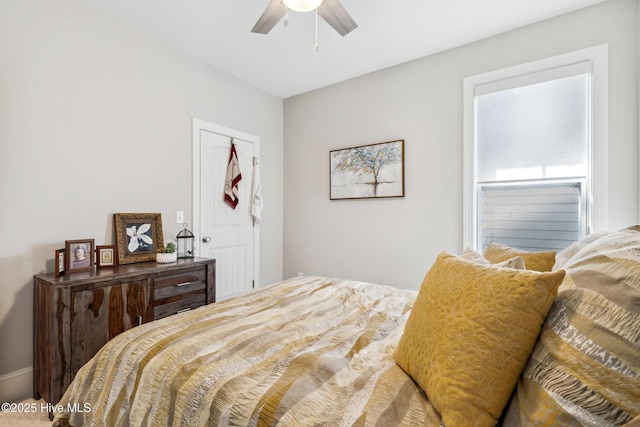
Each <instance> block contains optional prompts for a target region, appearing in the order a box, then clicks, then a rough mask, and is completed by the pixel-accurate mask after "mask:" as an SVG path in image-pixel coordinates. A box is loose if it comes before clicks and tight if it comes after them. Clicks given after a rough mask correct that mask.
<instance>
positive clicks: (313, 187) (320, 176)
mask: <svg viewBox="0 0 640 427" xmlns="http://www.w3.org/2000/svg"><path fill="white" fill-rule="evenodd" d="M637 9H638V1H637V0H610V1H608V2H605V3H601V4H599V5H596V6H593V7H590V8H587V9H583V10H580V11H577V12H574V13H570V14H567V15H563V16H560V17H557V18H554V19H550V20H548V21H544V22H541V23H537V24H533V25H530V26H527V27H523V28H520V29H517V30H514V31H510V32H508V33H504V34H501V35H498V36H495V37H492V38H489V39H486V40H482V41H479V42H476V43H473V44H469V45H466V46H463V47H460V48H456V49H452V50H449V51H446V52H443V53H440V54H436V55H432V56H429V57H425V58H422V59H418V60H415V61H412V62H410V63H406V64H403V65H399V66H396V67H393V68H390V69H386V70H383V71H380V72H376V73H373V74H370V75H367V76H364V77H360V78H356V79H353V80H349V81H346V82H342V83H339V84H336V85H333V86H331V87H327V88H324V89H320V90H316V91H313V92H309V93H306V94H302V95H299V96H296V97H292V98H288V99H286V100H285V103H284V117H285V128H284V135H285V180H284V182H285V192H284V198H285V207H284V212H285V217H284V219H285V228H284V248H285V252H284V274H285V276H292V275H295V274H296V273H297V272H299V271H302V272H304V273H305V274H318V275H325V276H338V277H345V278H351V279H359V280H367V281H373V282H376V283H385V284H389V285H393V286H397V287H401V288H407V289H418V287H419V286H420V283H421V281H422V279H423V277H424V275H425V273H426V271H427V270H428V268H429V267H430V266H431V264H432V263H433V261H434V259H435V257H436V256H437V254H438V253H439V252H440V251H442V250H449V251H453V252H460V251H461V250H462V249H463V248H462V241H463V236H462V222H463V218H462V203H463V199H462V175H463V170H462V132H463V126H462V114H463V113H462V112H463V106H462V81H463V79H464V78H465V77H468V76H472V75H476V74H481V73H485V72H488V71H492V70H496V69H501V68H505V67H509V66H513V65H518V64H522V63H526V62H530V61H534V60H537V59H542V58H546V57H550V56H553V55H557V54H561V53H565V52H569V51H573V50H578V49H582V48H585V47H589V46H594V45H599V44H602V43H609V48H610V50H609V57H610V105H609V108H610V109H609V117H610V123H609V177H608V178H609V202H610V206H609V209H608V212H609V227H608V228H610V229H618V228H621V227H624V226H627V225H630V224H633V223H638V222H640V221H639V214H638V204H639V200H638V193H639V191H638V189H639V187H638V185H639V184H638V105H637V103H638V46H637V45H638V38H637V31H638V11H637ZM400 138H402V139H405V179H406V197H405V198H403V199H386V200H382V199H380V200H350V201H349V200H341V201H330V200H329V150H332V149H336V148H346V147H350V146H356V145H362V144H369V143H376V142H383V141H390V140H394V139H400Z"/></svg>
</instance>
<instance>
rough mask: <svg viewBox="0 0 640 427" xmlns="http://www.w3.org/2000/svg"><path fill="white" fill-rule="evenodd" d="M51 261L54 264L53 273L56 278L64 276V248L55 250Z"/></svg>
mask: <svg viewBox="0 0 640 427" xmlns="http://www.w3.org/2000/svg"><path fill="white" fill-rule="evenodd" d="M53 260H54V264H55V270H54V271H53V272H54V273H55V276H56V277H60V276H62V275H63V274H64V265H65V262H64V248H62V249H56V254H55V257H54V259H53Z"/></svg>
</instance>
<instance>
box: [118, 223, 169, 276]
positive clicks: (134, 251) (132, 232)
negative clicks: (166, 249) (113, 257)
mask: <svg viewBox="0 0 640 427" xmlns="http://www.w3.org/2000/svg"><path fill="white" fill-rule="evenodd" d="M113 221H114V230H115V234H116V246H117V253H118V264H120V265H123V264H132V263H136V262H146V261H153V260H155V259H156V251H157V249H159V248H162V247H163V246H164V242H163V236H162V215H161V214H159V213H116V214H113Z"/></svg>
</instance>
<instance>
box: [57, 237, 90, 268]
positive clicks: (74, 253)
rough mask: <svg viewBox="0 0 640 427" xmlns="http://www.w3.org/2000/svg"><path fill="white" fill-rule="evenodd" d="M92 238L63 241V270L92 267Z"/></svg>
mask: <svg viewBox="0 0 640 427" xmlns="http://www.w3.org/2000/svg"><path fill="white" fill-rule="evenodd" d="M94 248H95V241H94V239H81V240H66V241H65V242H64V253H65V256H64V258H65V271H67V272H72V271H82V270H91V269H93V265H94V263H93V253H94Z"/></svg>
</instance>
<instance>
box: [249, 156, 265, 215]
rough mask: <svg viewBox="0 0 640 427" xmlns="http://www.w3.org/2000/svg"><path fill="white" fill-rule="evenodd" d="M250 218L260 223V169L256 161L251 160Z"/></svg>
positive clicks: (255, 159) (254, 159)
mask: <svg viewBox="0 0 640 427" xmlns="http://www.w3.org/2000/svg"><path fill="white" fill-rule="evenodd" d="M251 194H252V195H253V197H252V198H251V216H252V217H253V219H254V220H256V221H260V219H261V215H262V184H261V183H260V167H259V165H258V159H257V158H255V157H254V158H253V191H252V192H251Z"/></svg>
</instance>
